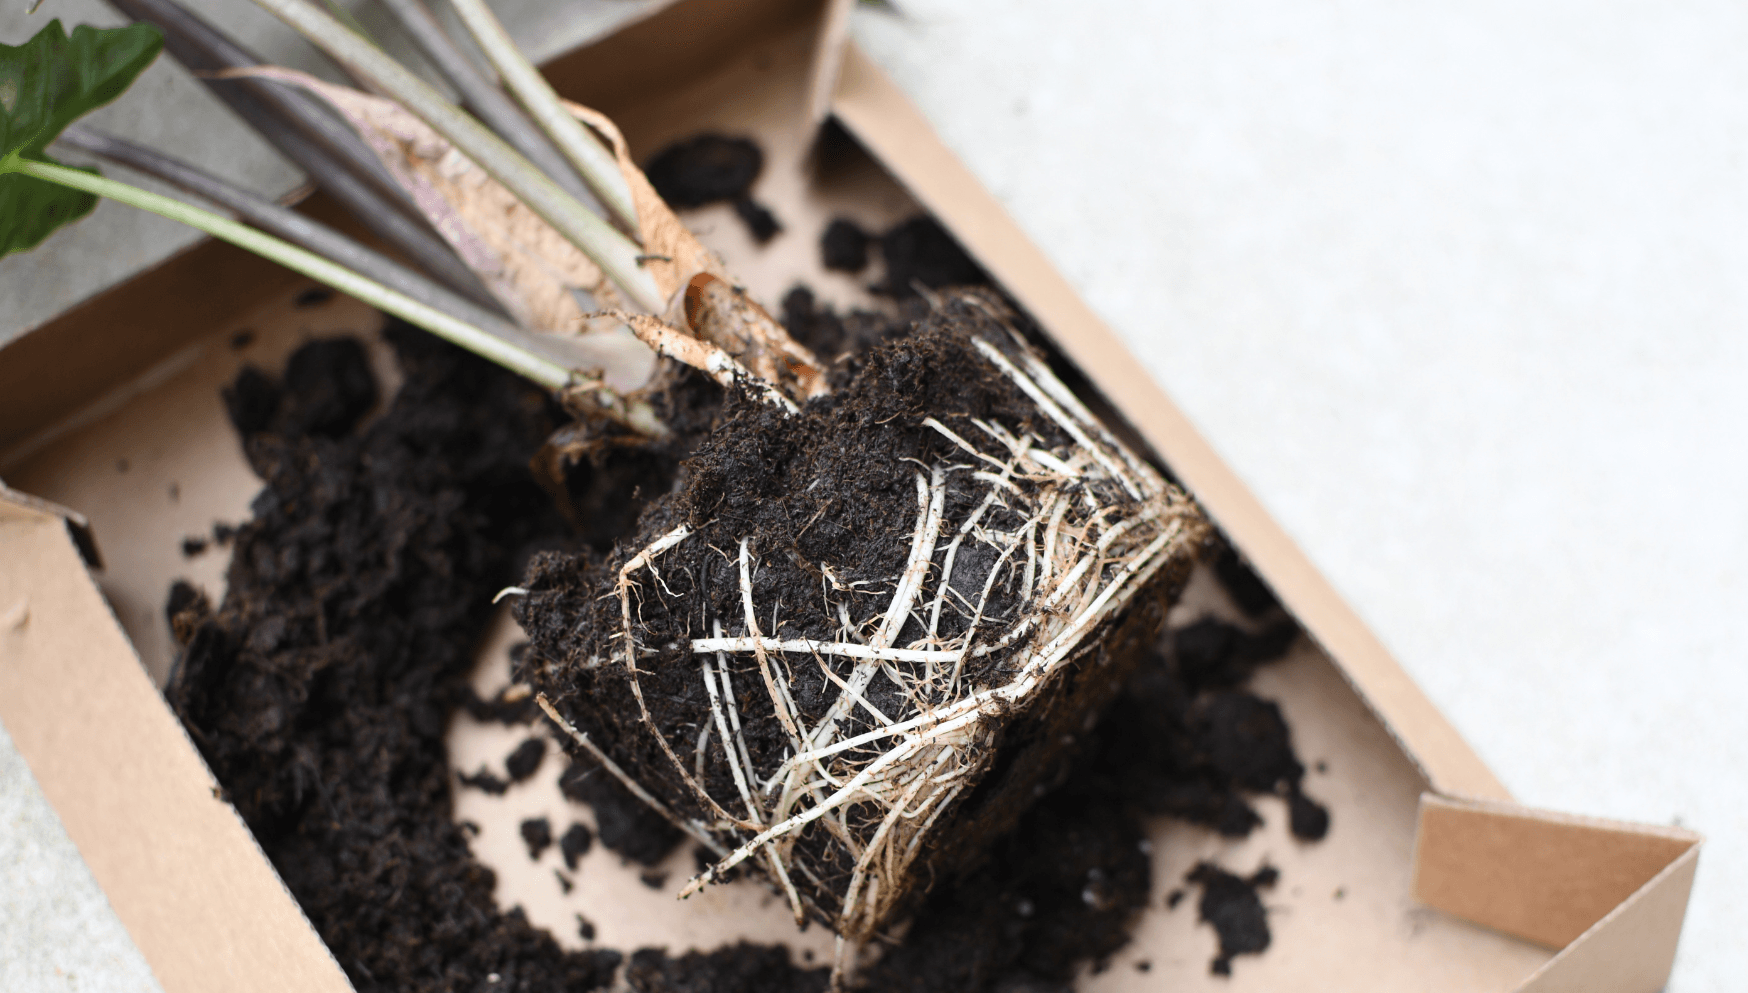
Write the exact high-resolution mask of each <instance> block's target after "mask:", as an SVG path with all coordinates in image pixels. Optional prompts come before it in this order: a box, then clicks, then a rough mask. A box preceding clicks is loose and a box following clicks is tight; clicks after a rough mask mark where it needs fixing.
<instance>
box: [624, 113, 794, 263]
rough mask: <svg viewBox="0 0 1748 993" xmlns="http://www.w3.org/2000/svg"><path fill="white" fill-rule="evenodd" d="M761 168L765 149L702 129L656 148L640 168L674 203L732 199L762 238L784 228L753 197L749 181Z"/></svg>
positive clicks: (683, 205)
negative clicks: (663, 146)
mask: <svg viewBox="0 0 1748 993" xmlns="http://www.w3.org/2000/svg"><path fill="white" fill-rule="evenodd" d="M764 168H765V153H764V152H763V151H761V150H760V149H759V146H758V145H756V144H754V143H753V142H752V141H751V140H750V139H747V138H731V137H728V136H727V135H720V134H701V135H695V136H693V137H691V138H687V139H685V140H683V141H677V142H675V143H674V144H672V145H669V146H668V147H666V148H664V149H662V150H661V151H659V152H657V153H656V154H655V155H654V156H653V157H651V158H650V160H649V161H648V162H647V163H645V164H644V167H643V172H644V175H645V176H648V177H649V182H650V185H651V186H654V187H655V190H656V192H657V193H659V194H661V197H662V199H663V200H666V201H667V202H668V203H669V204H670V205H672V206H673V207H675V208H678V209H681V210H685V209H689V208H692V207H703V206H705V205H707V204H712V203H721V202H723V201H728V202H730V203H732V204H733V205H734V212H735V214H736V215H737V216H738V217H740V219H741V221H742V223H744V224H746V226H747V230H748V231H749V232H751V234H752V236H753V240H755V241H757V242H759V243H760V244H764V243H765V242H767V241H770V240H771V238H772V237H773V236H774V235H776V234H777V232H779V231H781V230H783V227H782V225H781V224H780V223H779V222H778V221H777V218H776V215H774V214H772V213H771V211H770V210H769V209H768V208H766V207H765V206H764V205H762V204H760V203H758V202H756V201H754V200H753V198H752V189H753V183H754V182H756V181H757V180H758V178H759V173H760V172H761V171H762V170H763V169H764Z"/></svg>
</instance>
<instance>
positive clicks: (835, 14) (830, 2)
mask: <svg viewBox="0 0 1748 993" xmlns="http://www.w3.org/2000/svg"><path fill="white" fill-rule="evenodd" d="M820 6H821V8H822V9H821V10H820V15H819V33H818V34H816V35H815V36H814V40H813V66H812V69H811V71H810V72H809V73H808V76H807V121H806V124H807V130H808V131H809V132H811V131H813V129H814V128H817V127H819V126H820V125H821V124H824V123H825V119H826V118H827V117H829V116H830V115H831V111H832V96H833V94H835V93H836V92H837V88H838V75H839V74H840V73H841V72H842V70H843V67H844V50H845V49H847V48H848V47H849V46H850V12H851V11H853V10H855V9H856V0H825V2H824V3H822V4H821V5H820Z"/></svg>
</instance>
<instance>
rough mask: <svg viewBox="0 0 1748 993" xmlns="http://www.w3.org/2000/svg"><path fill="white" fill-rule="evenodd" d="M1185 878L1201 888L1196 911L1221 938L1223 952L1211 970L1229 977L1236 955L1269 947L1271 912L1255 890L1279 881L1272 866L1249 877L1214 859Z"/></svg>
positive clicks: (1263, 868)
mask: <svg viewBox="0 0 1748 993" xmlns="http://www.w3.org/2000/svg"><path fill="white" fill-rule="evenodd" d="M1184 879H1185V881H1186V882H1191V883H1195V884H1197V885H1198V886H1200V887H1201V888H1202V899H1201V902H1200V903H1199V905H1198V906H1197V913H1198V914H1199V915H1200V916H1201V919H1202V921H1203V922H1204V923H1207V924H1211V925H1213V927H1214V931H1215V933H1217V934H1218V935H1219V937H1220V953H1219V954H1218V955H1216V956H1215V957H1214V961H1213V962H1212V963H1211V964H1210V965H1209V967H1208V969H1209V971H1210V972H1212V973H1213V974H1214V975H1216V976H1230V975H1232V957H1233V956H1235V955H1260V954H1261V953H1262V952H1263V951H1265V950H1266V949H1267V948H1268V946H1269V940H1270V935H1269V922H1268V911H1267V910H1266V909H1265V908H1264V907H1263V905H1262V898H1261V897H1260V896H1258V895H1257V892H1256V891H1257V890H1258V889H1268V888H1271V887H1273V886H1274V885H1275V883H1276V882H1278V881H1279V879H1280V873H1279V872H1277V871H1276V870H1275V868H1274V867H1273V866H1267V865H1265V866H1263V867H1262V868H1261V869H1258V870H1257V871H1256V873H1255V874H1253V875H1252V876H1251V877H1250V878H1248V879H1246V878H1244V877H1242V876H1235V875H1233V874H1232V873H1230V872H1227V871H1226V870H1225V869H1222V868H1220V867H1219V866H1217V865H1215V864H1214V863H1212V862H1202V863H1200V864H1198V865H1197V866H1196V867H1195V869H1193V870H1192V871H1191V872H1190V874H1189V875H1188V876H1185V877H1184Z"/></svg>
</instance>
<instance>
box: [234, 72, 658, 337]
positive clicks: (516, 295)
mask: <svg viewBox="0 0 1748 993" xmlns="http://www.w3.org/2000/svg"><path fill="white" fill-rule="evenodd" d="M224 75H227V76H231V75H237V76H242V75H251V76H265V77H268V78H271V79H277V80H281V81H283V82H287V83H293V84H295V85H298V86H302V87H305V88H307V89H309V90H310V91H311V92H313V93H315V94H316V95H318V96H320V97H322V98H323V99H324V100H326V101H328V103H329V104H331V105H333V107H334V109H336V110H338V111H339V112H340V114H341V115H342V116H344V117H345V118H346V121H347V123H349V124H351V125H352V127H353V128H354V129H355V130H357V131H358V133H359V134H360V135H361V136H362V137H363V138H364V140H365V142H366V143H368V144H369V145H370V148H371V150H372V151H373V152H375V153H376V155H377V158H379V159H381V160H382V163H383V165H384V166H385V167H387V168H388V170H389V173H390V174H391V175H393V176H394V177H395V180H396V181H397V182H399V183H400V184H401V186H402V187H404V188H405V189H406V190H407V192H408V193H410V194H411V195H412V197H413V200H414V202H415V203H417V204H418V206H419V209H420V211H421V212H423V213H424V214H425V216H426V217H427V218H428V219H429V220H430V221H431V224H432V226H433V227H435V228H436V229H437V231H438V233H439V234H441V235H443V238H444V240H446V241H448V242H449V244H450V245H451V246H453V247H454V248H455V251H456V254H458V255H460V256H461V259H462V261H463V262H465V263H467V265H468V267H469V268H470V269H472V270H473V271H474V272H476V273H478V274H479V276H480V278H481V280H482V281H483V282H484V283H485V284H486V287H487V288H488V289H490V290H491V292H492V295H493V296H495V297H497V299H498V300H499V302H501V303H502V304H503V305H504V307H505V309H506V310H508V311H509V313H510V316H511V317H512V318H514V319H515V320H516V322H517V323H518V324H521V325H523V326H524V327H528V328H531V329H533V330H537V331H546V332H563V333H567V334H577V333H580V332H582V331H583V330H584V329H585V317H586V315H585V313H584V311H583V308H582V307H581V306H580V305H579V304H578V303H577V301H576V298H575V297H573V296H572V295H571V290H573V289H578V290H582V291H584V292H586V293H588V294H590V295H591V296H592V297H593V298H594V299H595V300H596V302H597V303H599V304H600V305H601V306H602V307H613V308H616V307H622V306H624V304H623V300H622V298H621V297H620V295H619V292H618V291H617V290H616V289H615V288H614V287H613V285H612V283H610V282H609V281H608V280H607V279H606V278H605V277H604V276H603V275H602V273H601V269H600V267H599V266H597V265H595V263H594V262H593V261H591V260H590V259H589V257H588V256H587V255H584V254H583V253H582V251H581V250H579V249H578V248H577V247H576V246H575V245H573V244H571V243H570V241H569V240H567V239H566V238H565V237H564V236H563V235H561V234H559V233H558V231H556V230H554V229H553V227H552V226H551V225H550V224H547V223H546V221H544V220H542V219H541V217H540V216H539V215H538V214H535V213H534V211H532V210H530V209H529V208H528V207H526V206H525V205H523V203H522V201H521V200H519V199H517V198H516V196H515V195H514V194H512V193H511V192H510V191H509V190H508V189H505V188H504V186H503V185H502V184H501V183H499V182H498V181H497V180H495V179H493V178H492V177H491V176H489V175H487V174H486V172H485V170H483V169H481V168H480V167H479V166H477V165H475V164H474V162H473V161H472V160H471V159H469V158H467V157H466V156H465V155H462V154H461V153H460V152H459V151H457V150H456V149H455V146H453V145H451V144H450V143H449V141H448V140H447V139H445V138H444V137H443V136H442V135H440V134H438V133H437V132H435V131H433V130H432V129H431V128H430V127H429V126H428V125H426V124H425V122H423V121H421V120H419V119H418V118H417V117H415V116H413V114H412V113H411V112H410V111H408V110H407V109H406V108H404V107H402V106H401V105H400V104H398V103H395V102H394V101H392V100H389V99H386V98H384V97H379V96H373V95H371V94H369V93H361V92H359V91H358V90H354V89H350V88H348V87H344V86H337V85H335V84H333V83H329V82H326V81H324V80H321V79H317V78H316V77H314V76H310V75H308V74H306V73H301V72H296V71H293V70H289V69H280V68H275V67H263V68H253V69H238V70H231V71H229V72H227V73H225V74H224Z"/></svg>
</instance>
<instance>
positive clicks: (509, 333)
mask: <svg viewBox="0 0 1748 993" xmlns="http://www.w3.org/2000/svg"><path fill="white" fill-rule="evenodd" d="M56 141H57V142H59V143H60V144H62V145H66V146H68V147H71V148H77V149H79V150H81V151H84V152H89V153H90V154H92V155H98V156H102V157H103V158H106V159H108V160H110V161H112V162H118V163H120V164H122V165H125V166H128V167H129V168H132V169H138V170H139V171H141V172H143V173H146V174H147V175H150V176H156V177H157V178H159V179H161V180H163V181H165V182H167V183H170V184H171V185H173V186H177V187H179V188H181V189H183V190H185V191H187V192H189V193H192V194H194V195H195V196H198V197H202V198H204V199H207V200H211V201H212V202H214V203H216V204H218V205H219V206H221V207H224V208H226V209H228V210H232V211H235V212H236V213H237V214H239V215H240V216H241V217H242V218H243V219H244V220H246V221H248V222H249V223H250V224H253V225H255V226H256V227H258V228H260V229H262V230H263V231H266V232H267V233H268V234H272V235H276V236H278V237H280V238H284V239H285V240H286V241H289V242H291V243H292V244H295V245H299V246H301V247H303V248H307V249H309V250H310V251H312V252H315V253H316V254H317V255H321V256H323V257H325V258H327V259H328V260H330V261H332V262H335V263H337V264H339V265H342V266H345V267H346V268H348V269H350V270H352V271H353V272H356V273H358V274H359V275H361V276H364V277H365V278H367V279H374V280H376V281H377V282H379V283H382V284H383V285H384V286H387V287H388V288H390V289H392V290H397V291H399V292H401V293H405V294H406V295H407V296H409V297H412V298H413V299H415V300H418V301H419V302H421V303H424V304H426V305H428V306H431V307H435V308H436V309H438V310H441V311H443V312H444V313H446V314H448V315H449V316H451V317H453V318H455V319H456V320H459V321H462V322H465V323H467V324H471V325H473V326H474V327H476V328H479V329H480V330H482V331H485V332H486V333H488V334H490V335H493V336H494V337H497V338H502V339H504V340H506V341H509V342H511V343H513V344H516V345H518V346H519V347H522V348H525V349H528V350H529V351H533V352H543V351H545V350H546V349H543V348H542V347H541V342H540V341H539V339H538V338H537V337H535V336H534V335H530V334H529V333H528V332H526V331H524V330H522V329H521V328H519V327H517V326H516V325H514V324H511V323H510V322H509V321H506V320H504V318H503V317H501V316H499V315H498V314H497V313H495V312H493V311H488V310H486V309H485V308H483V307H480V306H479V305H477V304H475V303H474V302H473V301H471V300H468V299H466V298H465V297H462V296H459V295H457V294H455V293H452V292H450V291H449V290H448V289H446V288H444V287H443V286H440V285H438V284H436V283H434V282H432V281H431V280H429V279H427V278H425V277H424V276H421V275H419V274H418V273H416V272H414V271H412V270H411V269H408V268H407V267H405V266H403V265H401V264H400V263H398V262H395V261H394V260H393V259H390V258H388V257H387V256H385V255H382V254H380V253H378V252H374V251H372V250H370V249H369V248H366V247H365V246H363V245H361V244H359V243H358V242H356V241H354V240H352V239H351V238H348V237H346V236H345V235H343V234H341V233H340V232H338V231H336V230H334V229H333V228H330V227H328V226H327V225H325V224H322V223H320V222H318V221H314V220H311V219H310V218H308V217H305V216H304V215H302V214H300V213H298V212H297V211H295V210H292V209H290V208H289V207H283V206H280V205H279V204H277V203H274V202H273V201H272V200H269V199H267V198H266V197H264V196H260V195H258V194H255V193H252V192H250V191H248V190H245V189H242V188H240V187H237V186H233V185H231V184H230V183H227V182H225V181H224V180H222V179H220V178H218V177H217V176H214V175H212V174H211V173H208V172H204V171H202V170H200V169H198V168H196V167H194V166H192V165H189V164H188V163H186V162H182V161H180V160H178V159H174V158H171V157H170V156H168V155H164V154H163V153H161V152H158V151H155V150H153V149H150V148H146V147H144V146H143V145H136V144H134V143H133V142H131V141H124V140H122V139H121V138H117V137H114V136H113V135H107V134H104V133H103V132H101V131H97V130H94V129H92V128H88V127H86V126H85V125H83V124H74V125H71V126H70V127H68V128H67V130H65V131H62V132H61V134H60V137H59V138H57V139H56Z"/></svg>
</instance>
